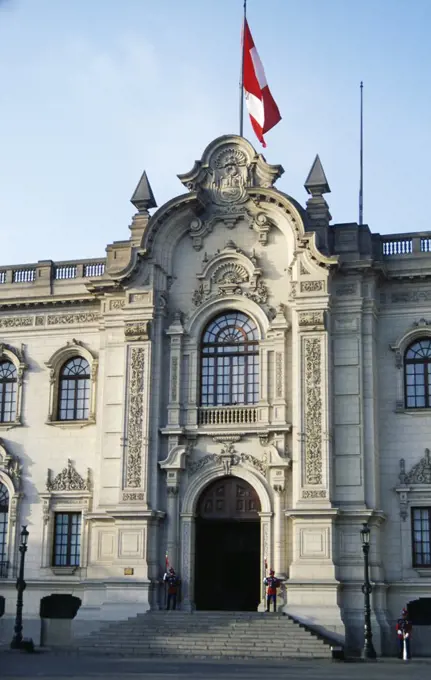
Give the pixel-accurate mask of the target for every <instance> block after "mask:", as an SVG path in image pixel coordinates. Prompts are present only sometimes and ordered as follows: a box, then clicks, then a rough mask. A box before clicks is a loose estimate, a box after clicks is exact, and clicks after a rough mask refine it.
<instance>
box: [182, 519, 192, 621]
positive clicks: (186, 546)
mask: <svg viewBox="0 0 431 680" xmlns="http://www.w3.org/2000/svg"><path fill="white" fill-rule="evenodd" d="M194 571H195V517H194V515H193V514H189V513H183V514H182V515H181V573H180V578H181V609H183V610H184V611H187V612H190V611H192V610H193V609H194V608H195V603H194V577H195V574H194Z"/></svg>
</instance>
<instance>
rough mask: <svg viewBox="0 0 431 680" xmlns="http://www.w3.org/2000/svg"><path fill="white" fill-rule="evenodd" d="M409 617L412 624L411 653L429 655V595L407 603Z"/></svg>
mask: <svg viewBox="0 0 431 680" xmlns="http://www.w3.org/2000/svg"><path fill="white" fill-rule="evenodd" d="M407 611H408V615H409V618H410V620H411V622H412V624H413V635H412V655H413V656H429V642H430V640H431V597H420V598H419V599H418V600H412V601H411V602H409V603H408V604H407Z"/></svg>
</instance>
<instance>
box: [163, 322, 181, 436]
mask: <svg viewBox="0 0 431 680" xmlns="http://www.w3.org/2000/svg"><path fill="white" fill-rule="evenodd" d="M166 334H167V335H168V336H169V338H170V341H171V348H170V349H171V353H170V368H169V403H168V427H171V428H174V427H179V424H180V414H181V404H180V394H181V362H182V336H183V334H184V329H183V326H182V322H181V314H180V313H179V312H176V314H175V317H174V320H173V322H172V323H171V325H170V326H169V328H168V330H167V331H166Z"/></svg>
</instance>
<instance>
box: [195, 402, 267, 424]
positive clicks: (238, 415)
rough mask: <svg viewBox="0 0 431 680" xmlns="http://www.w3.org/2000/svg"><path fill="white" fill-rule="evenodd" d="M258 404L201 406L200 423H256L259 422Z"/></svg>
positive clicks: (199, 412)
mask: <svg viewBox="0 0 431 680" xmlns="http://www.w3.org/2000/svg"><path fill="white" fill-rule="evenodd" d="M258 418H259V413H258V408H257V407H256V406H214V407H213V406H201V407H200V408H199V411H198V424H199V425H200V426H202V425H203V426H205V425H211V426H212V425H227V426H230V425H240V426H242V425H254V424H256V423H258Z"/></svg>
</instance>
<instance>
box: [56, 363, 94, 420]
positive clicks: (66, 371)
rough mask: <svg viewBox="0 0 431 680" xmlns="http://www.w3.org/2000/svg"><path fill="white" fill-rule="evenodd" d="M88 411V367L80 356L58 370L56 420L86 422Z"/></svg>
mask: <svg viewBox="0 0 431 680" xmlns="http://www.w3.org/2000/svg"><path fill="white" fill-rule="evenodd" d="M89 410H90V365H89V363H88V361H87V360H86V359H84V358H83V357H80V356H76V357H73V358H72V359H69V360H68V361H66V363H65V364H64V365H63V366H62V368H61V370H60V380H59V389H58V420H87V419H88V414H89Z"/></svg>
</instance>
